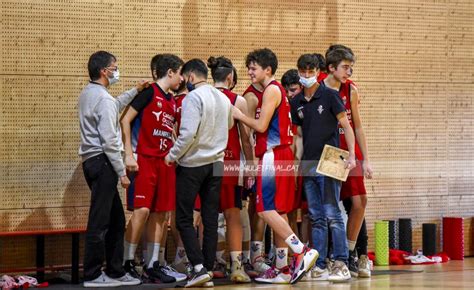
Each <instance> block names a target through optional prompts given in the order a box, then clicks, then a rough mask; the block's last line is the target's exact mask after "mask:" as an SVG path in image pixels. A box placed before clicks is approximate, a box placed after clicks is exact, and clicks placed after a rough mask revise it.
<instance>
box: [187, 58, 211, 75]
mask: <svg viewBox="0 0 474 290" xmlns="http://www.w3.org/2000/svg"><path fill="white" fill-rule="evenodd" d="M191 72H193V73H195V74H196V75H198V76H200V77H203V78H206V79H207V73H208V69H207V67H206V64H205V63H204V62H203V61H202V60H200V59H199V58H193V59H191V60H188V61H187V62H186V63H185V64H184V65H183V68H182V69H181V74H182V75H184V74H189V73H191Z"/></svg>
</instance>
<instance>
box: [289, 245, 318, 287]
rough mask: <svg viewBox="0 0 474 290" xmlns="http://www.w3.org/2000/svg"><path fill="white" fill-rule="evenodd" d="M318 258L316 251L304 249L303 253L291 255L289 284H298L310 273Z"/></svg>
mask: <svg viewBox="0 0 474 290" xmlns="http://www.w3.org/2000/svg"><path fill="white" fill-rule="evenodd" d="M318 257H319V253H318V251H316V250H315V249H311V248H308V247H306V246H305V247H304V249H303V252H301V253H300V254H294V255H293V263H292V267H291V268H292V269H291V271H292V272H293V274H292V276H291V284H294V283H296V282H298V281H299V280H300V279H301V278H303V277H304V275H305V274H306V273H307V272H308V271H310V270H311V269H312V268H313V266H314V264H315V263H316V260H317V259H318Z"/></svg>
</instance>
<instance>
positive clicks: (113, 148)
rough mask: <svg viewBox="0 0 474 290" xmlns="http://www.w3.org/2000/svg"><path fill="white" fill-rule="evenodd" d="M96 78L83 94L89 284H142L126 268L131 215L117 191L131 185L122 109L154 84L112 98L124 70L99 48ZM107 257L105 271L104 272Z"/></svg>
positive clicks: (92, 64) (93, 63)
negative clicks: (88, 197) (127, 223)
mask: <svg viewBox="0 0 474 290" xmlns="http://www.w3.org/2000/svg"><path fill="white" fill-rule="evenodd" d="M88 70H89V76H90V79H91V81H90V82H89V84H87V86H86V87H85V88H84V89H83V90H82V92H81V94H80V96H79V105H78V107H79V122H80V129H81V144H80V147H79V155H80V156H81V157H82V161H83V163H82V168H83V171H84V176H85V178H86V181H87V185H88V186H89V188H90V189H91V205H90V209H89V220H88V222H87V231H86V241H85V254H84V287H113V286H121V285H137V284H140V283H141V282H140V280H138V279H135V278H133V277H131V276H130V275H129V274H126V273H125V271H124V269H123V265H122V264H123V238H124V232H125V215H124V212H123V206H122V201H121V200H120V195H119V193H118V190H117V183H118V179H119V178H120V183H121V184H122V187H124V188H126V187H128V185H129V184H130V181H129V180H128V178H127V175H126V172H125V166H124V163H123V157H122V152H123V144H122V134H121V132H120V125H119V116H120V112H121V111H122V110H123V109H124V108H125V106H127V105H128V103H130V101H131V100H132V99H133V98H134V97H135V96H136V95H137V93H138V91H141V90H142V89H143V88H144V87H146V86H148V83H147V82H140V83H138V84H137V86H136V88H133V89H131V90H129V91H126V92H124V93H123V94H122V95H120V96H118V97H117V98H114V97H112V96H111V95H110V94H109V92H108V91H107V88H108V87H109V86H110V85H112V84H114V83H116V82H118V80H119V75H120V74H119V69H118V67H117V60H116V58H115V56H113V55H112V54H110V53H108V52H106V51H98V52H96V53H94V54H92V55H91V56H90V58H89V63H88ZM104 261H105V262H106V270H105V273H104V272H102V271H101V268H102V264H103V262H104Z"/></svg>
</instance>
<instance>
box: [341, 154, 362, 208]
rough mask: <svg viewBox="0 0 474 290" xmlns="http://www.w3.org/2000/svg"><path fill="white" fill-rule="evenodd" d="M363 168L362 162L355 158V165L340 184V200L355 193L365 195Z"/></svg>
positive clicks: (355, 194)
mask: <svg viewBox="0 0 474 290" xmlns="http://www.w3.org/2000/svg"><path fill="white" fill-rule="evenodd" d="M365 194H367V191H366V190H365V184H364V170H363V169H362V163H361V162H360V161H359V160H357V162H356V167H355V168H353V169H352V170H351V171H350V172H349V176H348V177H347V180H346V181H345V182H343V183H342V186H341V198H340V199H341V200H344V199H346V198H350V197H352V196H357V195H365Z"/></svg>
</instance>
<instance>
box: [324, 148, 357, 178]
mask: <svg viewBox="0 0 474 290" xmlns="http://www.w3.org/2000/svg"><path fill="white" fill-rule="evenodd" d="M348 158H349V151H346V150H343V149H340V148H337V147H334V146H331V145H327V144H326V145H324V149H323V153H322V154H321V158H320V159H319V163H318V167H317V168H316V172H317V173H319V174H322V175H325V176H329V177H332V178H334V179H337V180H340V181H346V180H347V176H348V175H349V171H350V170H349V169H347V168H345V163H344V160H347V159H348Z"/></svg>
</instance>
